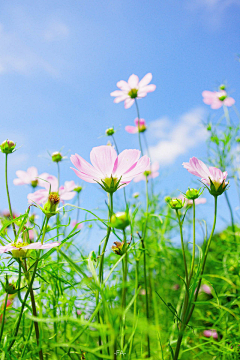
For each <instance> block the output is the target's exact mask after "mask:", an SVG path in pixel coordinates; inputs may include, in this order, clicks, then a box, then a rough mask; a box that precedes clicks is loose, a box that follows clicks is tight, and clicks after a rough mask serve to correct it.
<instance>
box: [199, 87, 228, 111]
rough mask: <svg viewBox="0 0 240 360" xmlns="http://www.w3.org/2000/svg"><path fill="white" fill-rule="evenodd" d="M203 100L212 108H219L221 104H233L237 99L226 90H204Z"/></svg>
mask: <svg viewBox="0 0 240 360" xmlns="http://www.w3.org/2000/svg"><path fill="white" fill-rule="evenodd" d="M202 96H203V102H204V103H205V104H207V105H211V108H212V109H219V108H220V107H221V106H223V105H225V106H232V105H234V104H235V100H234V99H233V98H232V97H229V96H227V93H226V91H225V90H219V91H208V90H205V91H203V92H202Z"/></svg>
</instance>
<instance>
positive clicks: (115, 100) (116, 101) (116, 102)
mask: <svg viewBox="0 0 240 360" xmlns="http://www.w3.org/2000/svg"><path fill="white" fill-rule="evenodd" d="M127 98H129V96H128V95H127V94H124V95H122V96H118V97H116V98H115V99H114V100H113V102H115V104H118V103H120V102H121V101H124V100H126V99H127Z"/></svg>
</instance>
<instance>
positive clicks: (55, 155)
mask: <svg viewBox="0 0 240 360" xmlns="http://www.w3.org/2000/svg"><path fill="white" fill-rule="evenodd" d="M62 158H63V157H62V154H61V153H60V152H59V151H55V152H54V153H52V161H54V162H60V161H62Z"/></svg>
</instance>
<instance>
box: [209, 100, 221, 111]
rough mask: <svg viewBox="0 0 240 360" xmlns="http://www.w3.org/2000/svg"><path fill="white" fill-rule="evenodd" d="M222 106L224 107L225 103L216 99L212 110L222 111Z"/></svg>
mask: <svg viewBox="0 0 240 360" xmlns="http://www.w3.org/2000/svg"><path fill="white" fill-rule="evenodd" d="M222 106H223V102H222V101H221V100H219V99H215V100H214V101H213V102H212V105H211V108H212V109H214V110H217V109H220V107H222Z"/></svg>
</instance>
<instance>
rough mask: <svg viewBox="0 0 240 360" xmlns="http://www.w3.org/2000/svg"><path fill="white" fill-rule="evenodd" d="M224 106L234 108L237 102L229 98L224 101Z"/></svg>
mask: <svg viewBox="0 0 240 360" xmlns="http://www.w3.org/2000/svg"><path fill="white" fill-rule="evenodd" d="M223 104H224V105H226V106H232V105H234V104H235V100H234V99H233V98H232V97H227V98H226V99H225V100H223Z"/></svg>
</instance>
